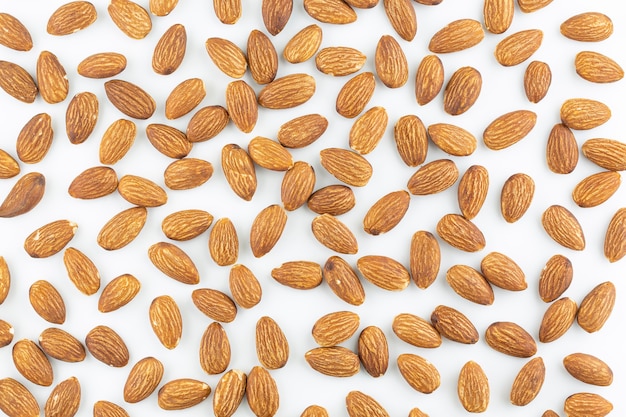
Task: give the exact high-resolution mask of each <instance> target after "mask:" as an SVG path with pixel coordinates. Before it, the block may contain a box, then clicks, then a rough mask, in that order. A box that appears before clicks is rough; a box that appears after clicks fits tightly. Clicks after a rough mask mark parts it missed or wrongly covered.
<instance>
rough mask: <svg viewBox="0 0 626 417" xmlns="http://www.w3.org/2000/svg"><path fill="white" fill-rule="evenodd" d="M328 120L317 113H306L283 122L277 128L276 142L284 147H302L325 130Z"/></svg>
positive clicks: (317, 137) (314, 139) (313, 140)
mask: <svg viewBox="0 0 626 417" xmlns="http://www.w3.org/2000/svg"><path fill="white" fill-rule="evenodd" d="M327 128H328V120H327V119H326V118H325V117H324V116H321V115H319V114H307V115H304V116H299V117H296V118H295V119H291V120H290V121H288V122H286V123H283V125H282V126H280V129H279V130H278V137H277V139H278V142H280V144H281V145H283V146H284V147H285V148H303V147H305V146H308V145H310V144H312V143H313V142H315V141H316V140H317V139H319V138H320V136H322V135H323V134H324V132H326V129H327Z"/></svg>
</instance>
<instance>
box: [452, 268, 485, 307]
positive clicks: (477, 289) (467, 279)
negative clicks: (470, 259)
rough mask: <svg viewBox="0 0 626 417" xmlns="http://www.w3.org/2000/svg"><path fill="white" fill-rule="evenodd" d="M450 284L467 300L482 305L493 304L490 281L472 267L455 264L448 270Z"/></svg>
mask: <svg viewBox="0 0 626 417" xmlns="http://www.w3.org/2000/svg"><path fill="white" fill-rule="evenodd" d="M446 281H448V285H450V287H451V288H452V289H453V290H454V292H456V293H457V294H459V295H460V296H461V297H463V298H465V299H466V300H469V301H472V302H474V303H477V304H481V305H491V304H493V300H494V295H493V289H492V288H491V284H490V283H489V281H487V280H486V279H485V277H484V276H483V275H482V274H481V273H480V272H478V271H477V270H475V269H474V268H472V267H469V266H467V265H454V266H452V267H450V269H448V272H446Z"/></svg>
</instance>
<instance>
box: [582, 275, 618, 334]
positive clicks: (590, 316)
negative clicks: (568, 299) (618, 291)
mask: <svg viewBox="0 0 626 417" xmlns="http://www.w3.org/2000/svg"><path fill="white" fill-rule="evenodd" d="M614 305H615V285H614V284H613V283H612V282H610V281H606V282H603V283H601V284H598V285H596V286H595V287H594V288H593V289H592V290H591V291H589V293H588V294H587V295H585V298H583V300H582V301H581V303H580V307H579V308H578V315H577V316H576V320H577V321H578V325H579V326H580V327H581V328H582V329H583V330H584V331H586V332H587V333H593V332H597V331H598V330H600V329H601V328H602V327H603V326H604V323H606V321H607V320H608V319H609V316H610V315H611V312H612V311H613V306H614Z"/></svg>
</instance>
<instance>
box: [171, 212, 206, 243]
mask: <svg viewBox="0 0 626 417" xmlns="http://www.w3.org/2000/svg"><path fill="white" fill-rule="evenodd" d="M211 223H213V216H212V215H211V214H210V213H208V212H206V211H204V210H194V209H189V210H181V211H177V212H174V213H172V214H169V215H167V216H166V217H165V218H164V219H163V222H161V230H162V231H163V234H165V236H167V237H168V238H169V239H172V240H179V241H184V240H191V239H193V238H195V237H198V236H200V235H201V234H203V233H204V232H206V231H207V230H208V229H209V227H210V226H211Z"/></svg>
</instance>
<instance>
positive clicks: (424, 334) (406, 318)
mask: <svg viewBox="0 0 626 417" xmlns="http://www.w3.org/2000/svg"><path fill="white" fill-rule="evenodd" d="M392 330H393V332H394V333H395V335H396V336H398V338H400V340H402V341H403V342H406V343H408V344H410V345H413V346H417V347H422V348H436V347H439V346H440V345H441V335H440V334H439V331H438V330H437V329H435V327H434V326H433V325H432V324H431V323H430V322H429V321H427V320H426V319H423V318H421V317H418V316H416V315H414V314H409V313H401V314H398V315H397V316H396V317H394V319H393V323H392Z"/></svg>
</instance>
